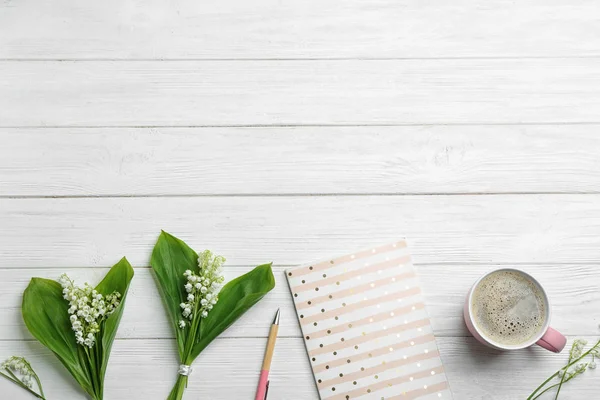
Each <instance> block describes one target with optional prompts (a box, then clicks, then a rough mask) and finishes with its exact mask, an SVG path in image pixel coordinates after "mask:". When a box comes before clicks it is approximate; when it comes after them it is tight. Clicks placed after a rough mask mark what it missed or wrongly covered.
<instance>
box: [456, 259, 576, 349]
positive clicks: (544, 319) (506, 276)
mask: <svg viewBox="0 0 600 400" xmlns="http://www.w3.org/2000/svg"><path fill="white" fill-rule="evenodd" d="M463 314H464V318H465V323H466V325H467V328H468V329H469V332H471V334H472V335H473V336H474V337H475V339H477V340H478V341H480V342H481V343H483V344H485V345H487V346H490V347H493V348H495V349H499V350H516V349H523V348H525V347H529V346H531V345H533V344H537V345H539V346H542V347H543V348H545V349H547V350H550V351H553V352H555V353H558V352H560V351H561V350H562V349H563V348H564V347H565V344H566V343H567V339H566V338H565V336H564V335H562V334H561V333H560V332H558V331H557V330H555V329H553V328H551V327H550V315H551V312H550V302H549V301H548V295H547V294H546V292H545V291H544V288H543V287H542V285H540V283H539V282H538V281H537V280H535V279H534V278H533V277H532V276H531V275H529V274H527V273H525V272H523V271H520V270H517V269H514V268H502V269H498V270H496V271H491V272H488V273H487V274H485V275H484V276H482V277H481V278H479V279H478V280H477V281H476V282H475V284H474V285H473V287H472V288H471V290H470V291H469V294H468V295H467V298H466V301H465V306H464V310H463Z"/></svg>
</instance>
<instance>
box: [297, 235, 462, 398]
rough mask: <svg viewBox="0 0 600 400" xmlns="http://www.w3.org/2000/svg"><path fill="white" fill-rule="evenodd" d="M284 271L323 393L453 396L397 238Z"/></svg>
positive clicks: (405, 251)
mask: <svg viewBox="0 0 600 400" xmlns="http://www.w3.org/2000/svg"><path fill="white" fill-rule="evenodd" d="M286 276H287V279H288V283H289V285H290V290H291V292H292V295H293V299H294V305H295V306H296V312H297V314H298V320H299V321H300V326H301V328H302V333H303V336H304V342H305V344H306V350H307V352H308V356H309V359H310V363H311V366H312V369H313V373H314V376H315V380H316V384H317V388H318V391H319V395H320V398H321V399H322V400H325V399H327V400H347V399H361V400H363V399H364V400H367V399H377V400H380V399H382V400H383V399H385V400H392V399H393V400H396V399H398V400H408V399H423V400H427V399H451V398H452V394H451V392H450V389H449V387H448V382H447V380H446V375H445V374H444V367H443V366H442V361H441V359H440V356H439V353H438V349H437V346H436V343H435V337H434V336H433V332H432V329H431V324H430V321H429V317H428V316H427V311H426V310H425V304H424V302H423V296H422V294H421V288H420V286H419V282H418V280H417V276H416V274H415V271H414V268H413V266H412V263H411V259H410V253H409V251H408V248H407V246H406V242H405V241H404V240H402V241H399V242H395V243H390V244H387V245H384V246H380V247H375V248H372V249H368V250H363V251H359V252H356V253H352V254H348V255H346V256H343V257H337V258H333V259H329V260H325V261H321V262H318V263H314V264H309V265H306V266H303V267H298V268H292V269H290V270H287V271H286Z"/></svg>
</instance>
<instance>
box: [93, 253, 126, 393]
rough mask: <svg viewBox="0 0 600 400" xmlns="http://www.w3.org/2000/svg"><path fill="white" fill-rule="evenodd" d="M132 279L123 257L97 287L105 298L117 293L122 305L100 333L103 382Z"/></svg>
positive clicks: (105, 323) (108, 319)
mask: <svg viewBox="0 0 600 400" xmlns="http://www.w3.org/2000/svg"><path fill="white" fill-rule="evenodd" d="M131 279H133V268H132V267H131V264H129V261H127V259H126V258H125V257H123V258H122V259H121V260H120V261H119V262H118V263H116V264H115V265H114V266H113V267H112V268H111V269H110V271H108V274H106V276H105V277H104V279H102V281H101V282H100V283H99V284H98V286H96V290H97V291H98V293H100V294H102V295H103V296H106V295H109V294H111V293H113V292H115V291H117V292H119V293H120V294H121V303H120V304H119V307H117V308H116V309H115V311H114V312H113V313H112V314H111V315H110V316H109V317H108V318H107V319H106V321H104V324H103V327H102V330H101V331H100V333H101V335H102V338H101V340H99V344H100V345H101V346H102V364H101V369H100V381H101V382H104V375H105V374H106V367H107V365H108V359H109V357H110V351H111V349H112V344H113V341H114V340H115V336H116V335H117V329H118V328H119V323H120V322H121V317H122V316H123V310H124V309H125V299H126V298H127V292H128V291H129V284H130V283H131Z"/></svg>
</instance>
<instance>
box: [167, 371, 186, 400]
mask: <svg viewBox="0 0 600 400" xmlns="http://www.w3.org/2000/svg"><path fill="white" fill-rule="evenodd" d="M187 381H188V377H187V376H183V375H178V376H177V382H175V386H173V390H171V393H170V394H169V397H167V400H181V399H182V398H183V392H184V391H185V388H186V386H187Z"/></svg>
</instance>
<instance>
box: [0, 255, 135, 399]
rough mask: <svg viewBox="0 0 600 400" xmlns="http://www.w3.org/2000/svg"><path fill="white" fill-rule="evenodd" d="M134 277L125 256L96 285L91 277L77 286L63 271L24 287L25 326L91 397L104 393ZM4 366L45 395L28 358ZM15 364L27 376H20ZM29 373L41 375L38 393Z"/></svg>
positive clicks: (100, 396)
mask: <svg viewBox="0 0 600 400" xmlns="http://www.w3.org/2000/svg"><path fill="white" fill-rule="evenodd" d="M132 278H133V268H131V265H130V264H129V262H127V260H126V259H125V258H123V259H121V261H119V262H118V263H117V264H116V265H115V266H113V267H112V268H111V269H110V271H109V272H108V273H107V274H106V276H105V277H104V279H103V280H102V282H100V283H99V284H98V286H96V287H92V286H90V285H89V284H87V283H86V284H84V285H83V286H76V285H75V282H73V280H71V279H70V278H69V277H68V276H67V275H66V274H63V275H62V276H61V277H60V279H59V281H58V282H57V281H53V280H49V279H42V278H32V279H31V282H30V283H29V286H27V289H25V292H24V293H23V305H22V313H23V319H24V320H25V325H26V326H27V329H29V332H31V334H32V335H33V336H34V337H35V338H36V339H37V340H39V341H40V343H42V344H43V345H44V346H46V347H47V348H48V349H50V350H51V351H52V352H53V353H54V355H55V356H56V357H57V358H58V359H59V360H60V362H61V363H62V364H63V365H64V366H65V368H66V369H67V370H68V371H69V372H70V373H71V375H72V376H73V378H75V380H76V381H77V382H78V383H79V385H80V386H81V388H82V389H83V390H84V391H85V392H86V393H87V394H88V395H89V396H90V398H91V399H93V400H102V399H103V393H104V376H105V374H106V367H107V365H108V358H109V356H110V350H111V347H112V344H113V341H114V339H115V335H116V334H117V328H118V327H119V322H120V320H121V315H122V314H123V308H124V303H125V298H126V296H127V291H128V289H129V283H130V282H131V279H132ZM15 360H16V361H15ZM5 370H6V371H7V373H8V374H10V377H11V378H13V377H14V379H11V380H12V381H13V382H14V383H16V384H19V385H20V386H22V387H23V388H24V389H27V390H29V391H30V392H32V394H34V395H36V396H37V397H39V398H44V397H43V390H42V389H41V383H40V382H39V379H38V378H37V375H35V373H34V372H33V369H31V367H30V366H29V364H28V363H26V362H25V360H23V359H20V358H14V360H13V359H11V360H9V363H8V364H7V365H6V368H5ZM11 370H15V371H19V372H21V373H23V374H24V375H26V376H25V378H27V379H25V378H23V379H18V377H17V376H16V375H15V374H14V373H13V372H12V371H11ZM31 376H33V378H35V380H36V381H37V385H38V386H39V389H40V392H41V393H40V394H39V395H38V394H37V393H34V392H33V391H32V390H31V384H30V383H31V381H32V379H31V378H30V377H31ZM17 380H18V381H17Z"/></svg>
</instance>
